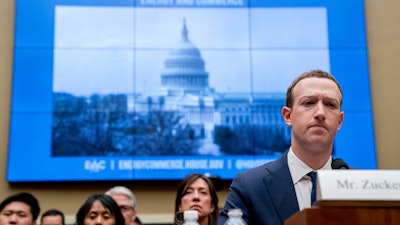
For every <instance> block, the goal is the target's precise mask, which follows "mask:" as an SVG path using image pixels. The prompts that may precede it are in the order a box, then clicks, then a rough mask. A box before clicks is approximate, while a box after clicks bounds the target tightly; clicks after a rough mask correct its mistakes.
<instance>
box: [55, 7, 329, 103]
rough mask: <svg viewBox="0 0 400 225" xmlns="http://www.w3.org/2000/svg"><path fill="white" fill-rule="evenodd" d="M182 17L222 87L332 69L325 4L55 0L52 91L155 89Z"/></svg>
mask: <svg viewBox="0 0 400 225" xmlns="http://www.w3.org/2000/svg"><path fill="white" fill-rule="evenodd" d="M184 20H185V21H186V26H187V29H188V32H189V34H188V35H189V40H190V41H191V43H192V44H193V45H195V46H196V47H198V48H199V50H200V52H201V54H202V57H203V59H204V61H205V63H206V64H205V69H206V71H207V72H208V73H209V74H210V77H209V79H210V84H209V86H210V87H212V88H214V89H215V90H216V91H217V92H220V93H221V92H250V91H251V90H253V91H254V92H284V91H285V90H286V88H287V86H288V85H289V83H290V82H291V81H292V79H293V78H294V77H295V76H297V75H299V74H300V73H302V72H304V71H308V70H310V69H315V68H319V69H324V70H328V71H329V67H330V66H329V51H328V37H327V35H328V32H327V19H326V9H325V8H322V7H319V8H315V7H313V8H307V7H305V8H255V9H250V10H248V9H241V8H239V9H238V8H234V9H227V8H200V9H199V8H191V9H188V8H185V9H181V8H136V9H134V8H132V7H78V6H57V7H56V11H55V31H54V42H55V43H54V46H55V49H54V67H53V68H54V72H53V91H54V92H68V93H71V94H74V95H85V96H88V95H91V94H95V93H96V94H113V93H134V92H139V93H141V92H155V91H157V90H158V89H159V88H160V73H161V72H162V70H163V68H164V61H165V59H166V58H167V57H168V54H169V52H170V50H171V49H173V48H174V46H175V45H176V44H178V43H179V42H180V41H181V31H182V27H183V21H184ZM277 21H278V22H277ZM250 29H251V30H252V33H251V34H250V33H249V30H250ZM250 49H251V52H250ZM250 54H251V57H250Z"/></svg>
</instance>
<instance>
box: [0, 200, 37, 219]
mask: <svg viewBox="0 0 400 225" xmlns="http://www.w3.org/2000/svg"><path fill="white" fill-rule="evenodd" d="M9 224H12V225H36V221H34V220H33V216H32V213H31V207H30V206H29V205H28V204H26V203H23V202H11V203H10V204H8V205H6V207H4V209H3V210H2V211H1V212H0V225H9Z"/></svg>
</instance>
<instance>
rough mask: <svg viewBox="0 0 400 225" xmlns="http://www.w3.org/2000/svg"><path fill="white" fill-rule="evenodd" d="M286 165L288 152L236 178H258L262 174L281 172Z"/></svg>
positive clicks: (243, 172) (241, 173)
mask: <svg viewBox="0 0 400 225" xmlns="http://www.w3.org/2000/svg"><path fill="white" fill-rule="evenodd" d="M285 165H287V152H285V153H283V154H282V155H281V156H279V157H278V158H277V159H274V160H271V161H268V162H264V163H263V164H261V165H258V166H256V167H254V168H251V169H248V170H245V171H242V172H240V173H238V174H237V175H236V176H237V177H241V176H244V177H253V176H258V175H260V174H261V175H266V174H269V173H270V172H271V171H275V170H279V169H280V168H281V167H284V166H285Z"/></svg>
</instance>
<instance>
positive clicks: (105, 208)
mask: <svg viewBox="0 0 400 225" xmlns="http://www.w3.org/2000/svg"><path fill="white" fill-rule="evenodd" d="M98 224H101V225H125V219H124V217H123V216H122V213H121V210H120V208H119V206H118V204H117V203H116V202H115V201H114V200H113V199H112V198H111V197H110V196H108V195H105V194H94V195H91V196H89V198H88V199H87V200H86V201H85V202H84V203H83V205H82V206H81V207H80V208H79V210H78V212H77V214H76V221H75V225H98Z"/></svg>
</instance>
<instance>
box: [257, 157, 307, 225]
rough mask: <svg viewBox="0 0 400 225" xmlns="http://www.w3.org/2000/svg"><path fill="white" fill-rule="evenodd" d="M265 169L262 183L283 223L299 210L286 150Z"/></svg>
mask: <svg viewBox="0 0 400 225" xmlns="http://www.w3.org/2000/svg"><path fill="white" fill-rule="evenodd" d="M266 169H267V171H268V175H267V176H266V177H265V178H264V183H265V186H266V188H267V191H268V193H269V195H270V199H271V201H272V204H273V205H274V207H275V210H276V212H277V214H278V215H279V217H280V218H281V221H282V224H283V223H284V221H285V220H286V219H287V218H289V217H290V216H291V215H293V214H294V213H296V212H297V211H299V204H298V202H297V197H296V191H295V189H294V186H293V181H292V177H291V175H290V171H289V166H288V163H287V151H286V152H285V153H284V154H283V155H282V156H281V157H280V158H279V159H278V160H277V161H275V162H273V163H271V166H270V167H268V168H266Z"/></svg>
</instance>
